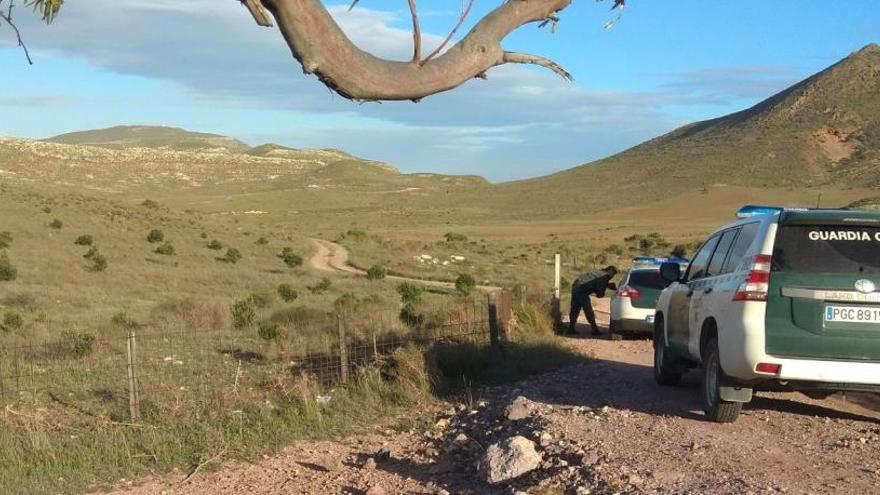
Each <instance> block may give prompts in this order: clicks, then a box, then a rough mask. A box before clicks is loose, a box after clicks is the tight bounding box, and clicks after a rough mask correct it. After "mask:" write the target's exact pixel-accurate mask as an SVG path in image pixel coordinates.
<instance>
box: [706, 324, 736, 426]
mask: <svg viewBox="0 0 880 495" xmlns="http://www.w3.org/2000/svg"><path fill="white" fill-rule="evenodd" d="M723 380H724V371H723V370H722V369H721V357H720V354H719V352H718V339H717V338H716V337H712V338H711V339H710V340H709V341H708V342H707V343H706V355H705V356H704V360H703V386H702V402H703V411H704V412H705V413H706V417H707V418H709V419H710V420H711V421H714V422H716V423H733V422H734V421H736V418H738V417H739V413H740V411H742V403H741V402H729V401H726V400H722V399H721V386H722V382H723Z"/></svg>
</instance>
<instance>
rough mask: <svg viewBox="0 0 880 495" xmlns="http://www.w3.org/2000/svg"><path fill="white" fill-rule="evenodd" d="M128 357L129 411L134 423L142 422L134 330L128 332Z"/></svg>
mask: <svg viewBox="0 0 880 495" xmlns="http://www.w3.org/2000/svg"><path fill="white" fill-rule="evenodd" d="M127 341H128V342H127V344H128V345H127V346H126V350H127V353H126V354H127V355H128V356H127V357H128V409H129V413H130V414H131V420H132V421H140V419H141V408H140V398H139V397H138V392H137V380H135V376H134V375H135V369H134V363H135V360H136V354H135V353H136V350H137V349H136V341H135V338H134V330H129V331H128V339H127Z"/></svg>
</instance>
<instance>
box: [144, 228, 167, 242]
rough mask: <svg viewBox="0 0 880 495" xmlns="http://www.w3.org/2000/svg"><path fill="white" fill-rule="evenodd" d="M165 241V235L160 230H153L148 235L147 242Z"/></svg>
mask: <svg viewBox="0 0 880 495" xmlns="http://www.w3.org/2000/svg"><path fill="white" fill-rule="evenodd" d="M164 240H165V233H164V232H162V231H161V230H159V229H153V230H151V231H150V232H148V233H147V242H151V243H154V242H162V241H164Z"/></svg>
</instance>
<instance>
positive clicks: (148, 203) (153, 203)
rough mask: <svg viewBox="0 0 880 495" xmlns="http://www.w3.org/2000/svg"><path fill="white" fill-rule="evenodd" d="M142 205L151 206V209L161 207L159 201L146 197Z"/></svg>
mask: <svg viewBox="0 0 880 495" xmlns="http://www.w3.org/2000/svg"><path fill="white" fill-rule="evenodd" d="M141 206H143V207H145V208H149V209H151V210H158V209H159V203H158V202H157V201H153V200H152V199H145V200H144V202H143V203H141Z"/></svg>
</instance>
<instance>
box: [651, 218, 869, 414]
mask: <svg viewBox="0 0 880 495" xmlns="http://www.w3.org/2000/svg"><path fill="white" fill-rule="evenodd" d="M738 216H739V217H740V219H739V220H737V221H735V222H733V223H730V224H728V225H725V226H724V227H721V228H720V229H718V230H717V231H715V232H714V233H712V234H711V235H710V236H709V238H708V239H707V240H706V242H705V243H703V245H702V246H701V247H700V249H699V250H698V251H697V254H696V255H695V256H694V258H693V261H692V262H691V264H690V267H689V268H688V270H687V272H686V273H685V274H684V275H680V273H679V267H678V265H677V264H671V263H669V264H664V265H661V267H660V272H661V275H662V276H663V278H664V279H665V280H666V281H667V282H668V283H669V286H668V287H667V288H666V289H664V290H663V292H662V293H661V294H660V298H659V300H658V302H657V311H656V315H655V320H654V349H655V350H654V377H655V379H656V381H657V382H658V383H660V384H662V385H673V384H676V383H677V382H678V381H679V379H680V378H681V375H682V373H684V372H685V371H686V370H687V369H689V368H694V367H698V366H699V367H702V369H703V385H702V387H701V389H702V390H701V392H702V405H703V409H704V411H705V412H706V415H707V416H708V417H709V418H710V419H711V420H713V421H717V422H731V421H734V420H735V419H736V418H737V416H738V415H739V412H740V410H741V408H742V404H743V403H744V402H748V401H750V400H751V397H752V392H753V390H777V391H789V390H797V391H802V392H804V393H806V394H807V395H810V396H813V397H822V396H827V395H830V394H831V393H833V392H836V391H845V390H855V391H878V390H880V292H878V291H877V286H878V285H880V213H873V212H872V213H868V212H859V211H850V210H819V209H816V210H806V209H782V208H772V207H756V206H750V207H744V208H743V209H741V210H740V212H739V213H738Z"/></svg>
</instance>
